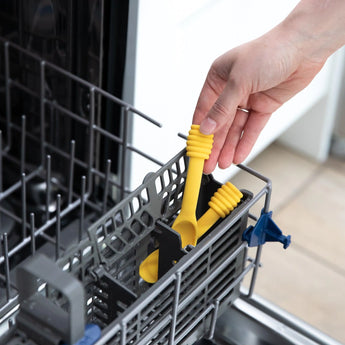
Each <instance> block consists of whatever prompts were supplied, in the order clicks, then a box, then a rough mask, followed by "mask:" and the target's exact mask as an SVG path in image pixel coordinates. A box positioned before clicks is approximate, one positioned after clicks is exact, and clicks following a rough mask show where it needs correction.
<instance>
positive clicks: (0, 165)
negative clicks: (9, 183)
mask: <svg viewBox="0 0 345 345" xmlns="http://www.w3.org/2000/svg"><path fill="white" fill-rule="evenodd" d="M0 193H2V131H1V130H0Z"/></svg>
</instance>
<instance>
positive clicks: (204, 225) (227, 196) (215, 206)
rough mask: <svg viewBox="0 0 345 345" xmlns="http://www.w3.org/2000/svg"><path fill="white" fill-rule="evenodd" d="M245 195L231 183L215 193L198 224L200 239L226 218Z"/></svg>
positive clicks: (227, 183)
mask: <svg viewBox="0 0 345 345" xmlns="http://www.w3.org/2000/svg"><path fill="white" fill-rule="evenodd" d="M242 197H243V194H242V193H241V192H240V191H239V190H238V189H237V188H236V187H235V186H234V185H233V184H232V183H230V182H226V183H225V184H223V185H222V187H220V188H218V190H217V191H216V192H215V193H214V195H213V196H212V198H211V200H210V201H209V203H208V206H210V208H209V209H208V210H207V211H206V212H205V213H204V214H203V215H202V216H201V217H200V218H199V220H198V222H197V225H198V226H197V237H198V239H199V238H200V237H201V236H202V235H204V234H205V233H206V232H207V231H208V230H209V229H210V228H211V227H212V226H213V225H214V224H215V223H216V222H217V220H218V219H219V218H225V217H226V216H227V215H228V214H229V213H230V212H231V211H232V210H233V209H234V208H235V207H236V206H237V204H238V203H239V202H240V200H241V199H242Z"/></svg>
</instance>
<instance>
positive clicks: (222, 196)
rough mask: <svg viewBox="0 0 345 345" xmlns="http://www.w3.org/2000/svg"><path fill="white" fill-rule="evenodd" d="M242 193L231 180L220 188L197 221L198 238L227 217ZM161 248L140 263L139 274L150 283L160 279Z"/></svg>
mask: <svg viewBox="0 0 345 345" xmlns="http://www.w3.org/2000/svg"><path fill="white" fill-rule="evenodd" d="M242 196H243V195H242V193H241V192H240V191H239V190H238V189H237V188H236V187H235V186H234V185H233V184H231V183H230V182H226V183H225V184H224V185H222V187H221V188H219V189H218V190H217V191H216V192H215V193H214V195H213V196H212V198H211V200H210V201H209V203H208V205H209V206H210V208H209V209H208V210H207V211H206V212H205V213H204V214H203V215H202V216H201V217H200V218H199V220H198V221H197V223H196V227H195V229H196V238H195V243H196V242H197V240H198V239H199V238H200V237H201V236H203V235H204V234H205V233H206V232H207V231H208V230H209V229H210V228H211V227H212V226H213V225H214V224H215V223H216V222H217V221H218V219H219V218H224V217H226V216H227V215H228V214H229V213H230V212H231V211H232V210H233V209H234V208H235V207H236V206H237V204H238V203H239V202H240V200H241V198H242ZM158 264H159V249H156V250H155V251H154V252H152V253H151V254H150V255H149V256H148V257H147V258H146V259H145V260H144V261H143V262H142V263H141V265H140V267H139V274H140V276H141V278H143V279H144V280H145V281H146V282H148V283H155V282H156V281H157V280H158Z"/></svg>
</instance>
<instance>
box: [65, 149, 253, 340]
mask: <svg viewBox="0 0 345 345" xmlns="http://www.w3.org/2000/svg"><path fill="white" fill-rule="evenodd" d="M186 163H187V162H186V158H185V151H182V152H180V153H179V154H178V155H177V156H175V157H174V158H173V159H172V160H171V161H170V162H168V163H167V164H166V165H164V166H163V167H162V168H161V169H160V170H159V171H158V172H157V173H152V174H150V175H149V176H148V177H147V178H146V179H145V181H144V183H143V184H142V185H141V186H140V187H139V188H138V189H137V190H135V191H134V192H133V193H132V194H131V195H129V196H128V197H127V198H126V199H124V200H123V201H122V202H120V203H119V204H118V205H117V206H115V207H114V208H113V209H112V210H110V211H109V212H108V213H107V214H105V215H104V216H103V217H101V218H100V219H99V220H98V221H97V222H95V223H94V224H92V226H91V227H90V228H89V234H90V243H93V244H94V245H93V247H92V248H93V251H94V250H97V252H98V255H99V258H98V259H97V260H96V261H97V262H99V263H100V265H95V266H94V267H90V270H89V273H90V274H93V275H97V282H96V283H91V284H90V285H89V287H90V286H91V285H92V284H93V289H91V290H90V289H88V288H86V290H87V291H92V294H93V295H92V294H90V295H88V298H89V299H92V302H90V304H89V305H88V306H87V310H88V311H87V317H88V318H89V322H92V321H93V322H96V323H98V324H101V325H102V326H105V328H104V329H103V334H104V337H103V338H102V340H100V341H99V344H119V343H121V344H141V343H143V344H144V343H155V344H167V343H169V342H170V343H174V344H183V343H190V341H191V339H193V338H195V339H197V338H200V337H201V336H202V335H204V334H208V333H212V327H213V326H214V322H213V321H214V320H215V317H216V315H220V314H221V313H222V312H223V311H224V310H225V308H226V306H227V305H229V304H230V303H231V302H232V301H233V300H234V299H236V298H237V297H238V295H239V286H240V281H241V279H242V277H243V274H245V273H246V272H248V270H249V268H248V267H245V264H244V260H245V248H246V246H245V245H244V244H243V243H242V241H241V236H242V232H243V231H244V229H245V228H246V224H247V213H248V205H249V204H250V202H251V195H250V194H248V193H247V192H245V191H244V193H245V200H244V201H243V202H242V203H241V204H240V205H239V206H238V207H237V208H236V209H235V210H234V211H233V212H232V214H231V216H229V217H228V218H227V223H229V221H230V223H229V224H228V225H227V226H224V224H222V223H223V222H222V223H221V224H219V225H218V226H216V227H215V229H213V231H212V234H209V235H208V236H207V240H206V239H205V240H204V241H201V243H200V244H198V246H197V247H196V248H194V249H193V250H191V252H189V253H188V254H187V255H186V256H185V257H183V258H182V259H181V260H180V262H179V263H178V264H176V265H175V266H174V267H173V268H172V270H171V271H172V272H171V271H170V272H169V273H167V274H166V275H165V276H164V277H162V278H161V279H160V280H159V281H158V282H157V283H156V284H154V285H153V286H151V285H150V284H147V283H145V282H143V281H142V280H141V279H140V277H139V275H138V271H139V264H140V262H141V261H142V260H143V259H144V258H145V257H146V256H147V255H148V253H149V252H150V250H152V249H153V246H154V243H155V242H156V241H155V235H154V232H155V228H156V226H155V224H156V221H157V220H162V219H163V220H164V221H166V222H167V223H171V222H172V221H173V218H174V217H175V216H176V212H177V211H178V210H179V208H180V206H181V199H182V193H183V183H184V179H185V174H186ZM164 176H165V177H164ZM143 193H144V196H145V197H144V198H143V199H144V200H141V199H142V195H143ZM134 200H136V201H134ZM133 203H137V206H136V207H134V206H133ZM143 215H145V216H144V219H145V221H142V218H143ZM138 222H139V224H140V226H139V225H138ZM138 229H140V231H137V230H138ZM124 230H125V231H126V232H125V233H128V232H130V233H131V236H126V237H124V236H123V233H124ZM118 243H120V244H122V243H123V245H119V244H118ZM95 244H96V247H97V249H96V248H95ZM89 245H90V244H89ZM84 246H85V244H84ZM80 252H81V249H80V248H77V249H76V250H74V252H71V253H70V255H68V256H66V257H65V258H61V259H60V261H59V265H60V267H62V266H63V267H65V269H66V270H69V271H70V272H72V273H74V274H75V273H77V272H78V270H74V272H73V268H72V266H69V265H67V266H66V262H71V261H73V257H75V255H76V253H80ZM181 265H182V266H181ZM251 267H252V266H251ZM176 270H177V272H176V273H174V271H176ZM95 271H96V272H97V273H95ZM92 272H93V273H92ZM105 278H106V279H107V280H108V283H110V285H111V286H112V287H113V288H114V286H115V285H116V287H117V288H118V295H117V299H119V296H120V295H121V294H123V293H125V294H126V295H127V297H128V298H127V302H129V304H128V305H126V304H125V303H124V301H123V300H122V301H121V302H122V303H123V309H119V308H118V307H117V306H116V302H118V300H117V301H114V300H113V301H112V305H113V308H112V310H111V311H112V315H111V316H110V315H109V309H107V308H104V309H103V310H102V312H101V313H100V309H102V305H103V306H104V305H109V299H111V298H112V297H111V296H110V297H109V293H104V292H105V290H106V288H104V279H105ZM101 286H103V288H102V287H101ZM105 296H106V297H105ZM114 310H116V311H117V312H116V313H114ZM107 313H108V314H107ZM100 315H102V316H101V317H100ZM111 317H112V318H113V319H111ZM105 320H106V321H107V322H108V324H107V325H106V324H105Z"/></svg>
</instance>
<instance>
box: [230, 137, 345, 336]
mask: <svg viewBox="0 0 345 345" xmlns="http://www.w3.org/2000/svg"><path fill="white" fill-rule="evenodd" d="M249 166H251V167H252V168H254V169H256V170H257V171H259V172H261V173H262V174H263V175H265V176H267V177H269V178H270V179H271V180H272V185H273V194H272V199H271V207H270V209H271V210H272V211H273V219H274V221H275V222H276V223H277V224H278V226H279V227H280V228H281V230H282V231H283V233H284V234H285V235H287V234H289V235H291V239H292V243H291V245H290V247H289V248H288V249H287V250H284V249H283V247H282V245H281V244H278V243H267V244H265V246H264V249H263V255H262V260H261V262H262V268H261V269H260V271H259V274H258V279H257V283H256V286H255V290H254V292H255V293H256V294H258V295H260V296H262V297H264V298H266V299H267V300H269V301H271V302H273V303H274V304H276V305H278V306H280V307H281V308H283V309H285V310H287V311H288V312H290V313H292V314H294V315H296V316H298V317H299V318H301V319H302V320H304V321H306V322H308V323H309V324H311V325H313V326H314V327H316V328H318V329H319V330H321V331H322V332H324V333H326V334H328V335H330V336H331V337H332V338H334V339H336V340H338V341H340V342H342V343H345V159H338V158H334V157H330V158H329V159H328V161H327V162H326V163H324V164H320V163H316V162H314V161H312V160H310V159H308V158H306V157H304V156H302V155H300V154H298V153H295V152H293V151H291V150H289V149H287V148H285V147H284V146H282V145H280V144H277V143H275V144H273V145H271V146H270V147H269V148H268V149H267V150H265V151H264V152H263V153H262V154H260V155H259V156H258V157H257V158H256V159H255V160H254V161H253V162H251V163H250V164H249ZM232 182H233V183H234V184H235V185H236V186H237V187H238V188H246V189H249V190H251V191H253V192H255V189H256V190H259V189H260V188H262V185H260V186H258V183H257V180H254V179H253V181H252V180H251V179H249V178H248V174H246V173H242V172H240V173H239V174H237V175H236V176H235V177H234V178H233V179H232ZM258 206H259V205H258ZM254 211H255V210H254ZM255 212H259V209H258V210H256V211H255ZM248 281H249V277H248V278H246V280H245V282H244V285H248Z"/></svg>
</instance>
